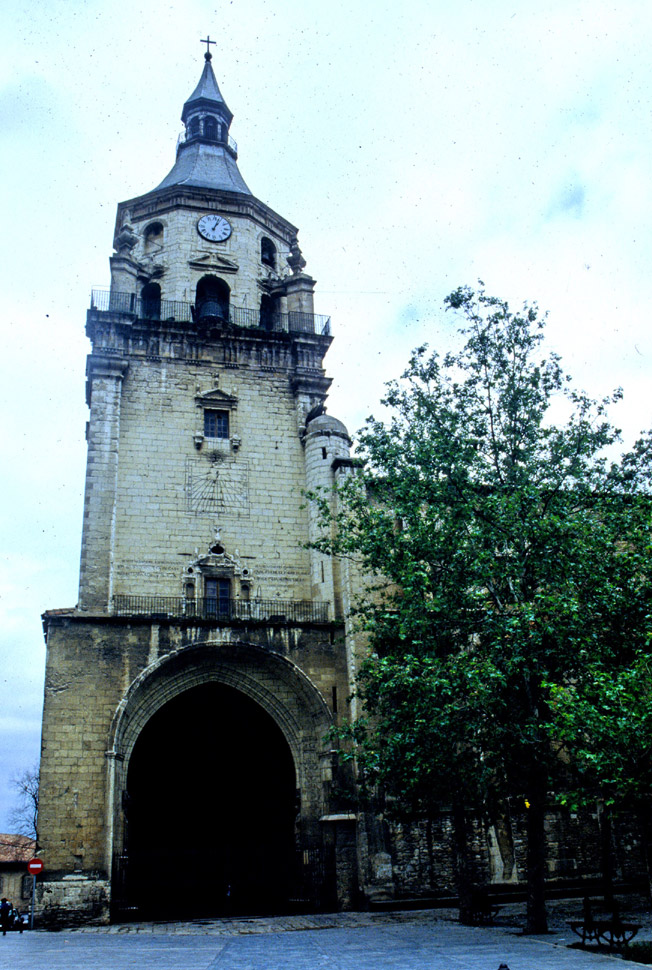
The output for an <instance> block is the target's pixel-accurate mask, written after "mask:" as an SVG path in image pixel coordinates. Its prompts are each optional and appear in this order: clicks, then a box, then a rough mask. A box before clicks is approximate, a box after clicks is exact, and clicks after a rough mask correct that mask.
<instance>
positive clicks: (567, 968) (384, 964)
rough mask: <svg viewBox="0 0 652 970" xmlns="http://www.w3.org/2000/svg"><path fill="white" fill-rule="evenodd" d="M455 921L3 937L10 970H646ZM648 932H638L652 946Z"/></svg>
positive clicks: (389, 919) (246, 924)
mask: <svg viewBox="0 0 652 970" xmlns="http://www.w3.org/2000/svg"><path fill="white" fill-rule="evenodd" d="M514 922H516V921H515V920H510V919H509V918H507V919H506V920H503V925H500V926H494V927H463V926H460V925H459V923H457V922H456V921H455V919H454V913H453V912H452V911H442V910H436V911H434V912H433V911H431V910H427V911H415V912H393V913H338V914H326V915H318V916H294V917H279V918H276V919H271V918H268V919H232V920H197V921H195V922H191V923H158V924H157V923H135V924H129V925H123V926H110V927H88V928H84V929H81V930H67V931H62V932H59V933H48V932H45V931H42V930H37V931H35V932H33V933H24V934H23V935H22V936H20V935H19V934H17V933H10V934H8V935H7V936H6V937H4V938H3V937H0V967H1V968H3V970H5V968H6V970H499V967H500V966H501V964H506V965H507V967H508V968H509V970H592V968H595V970H598V968H604V970H609V968H610V967H611V968H615V967H616V966H620V967H622V968H626V967H635V966H640V964H636V963H632V962H629V963H623V961H622V960H621V959H620V957H618V956H617V955H607V954H598V953H587V952H584V951H581V950H576V949H569V948H568V944H569V943H572V941H573V936H572V933H571V932H570V931H569V930H568V927H567V926H566V923H565V922H564V921H563V920H561V919H558V920H556V921H555V920H553V921H551V922H552V923H553V926H554V931H553V932H552V933H550V934H549V935H547V936H543V937H539V936H523V935H522V934H520V932H519V931H518V930H517V929H516V927H515V926H514V925H510V923H514ZM650 935H652V934H651V933H650V931H649V930H647V929H646V928H644V929H643V930H642V932H641V936H642V937H643V938H649V937H650Z"/></svg>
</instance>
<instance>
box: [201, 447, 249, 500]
mask: <svg viewBox="0 0 652 970" xmlns="http://www.w3.org/2000/svg"><path fill="white" fill-rule="evenodd" d="M186 503H187V509H188V511H189V512H195V513H205V512H237V513H238V514H239V515H249V465H248V462H246V461H242V460H238V461H237V462H236V461H229V460H228V459H226V458H224V457H223V456H222V455H220V454H219V453H217V454H213V455H208V456H207V457H206V458H204V457H203V456H202V457H201V458H197V459H192V458H188V459H187V461H186Z"/></svg>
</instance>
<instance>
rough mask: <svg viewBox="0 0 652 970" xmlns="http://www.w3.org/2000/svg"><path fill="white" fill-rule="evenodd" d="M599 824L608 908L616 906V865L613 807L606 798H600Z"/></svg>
mask: <svg viewBox="0 0 652 970" xmlns="http://www.w3.org/2000/svg"><path fill="white" fill-rule="evenodd" d="M598 825H599V826H600V859H601V866H600V868H601V869H602V886H603V893H604V904H605V906H606V907H607V908H608V909H613V907H614V865H613V853H612V851H611V809H610V807H609V806H608V805H606V804H605V802H604V799H602V798H600V799H598Z"/></svg>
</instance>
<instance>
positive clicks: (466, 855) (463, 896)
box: [453, 799, 473, 926]
mask: <svg viewBox="0 0 652 970" xmlns="http://www.w3.org/2000/svg"><path fill="white" fill-rule="evenodd" d="M453 839H454V844H455V872H456V875H457V896H458V899H459V906H460V923H464V925H465V926H471V925H472V924H473V865H472V860H471V853H470V850H469V820H468V817H467V814H466V810H465V808H464V804H463V802H462V801H461V800H460V799H455V801H454V802H453Z"/></svg>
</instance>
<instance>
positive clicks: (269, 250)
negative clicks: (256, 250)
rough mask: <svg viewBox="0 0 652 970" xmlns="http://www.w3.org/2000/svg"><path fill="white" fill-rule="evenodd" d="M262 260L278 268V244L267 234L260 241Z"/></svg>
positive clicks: (273, 267)
mask: <svg viewBox="0 0 652 970" xmlns="http://www.w3.org/2000/svg"><path fill="white" fill-rule="evenodd" d="M260 261H261V263H264V264H265V266H271V267H272V269H276V246H275V245H274V243H273V242H272V240H271V239H268V238H267V236H263V238H262V239H261V241H260Z"/></svg>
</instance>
